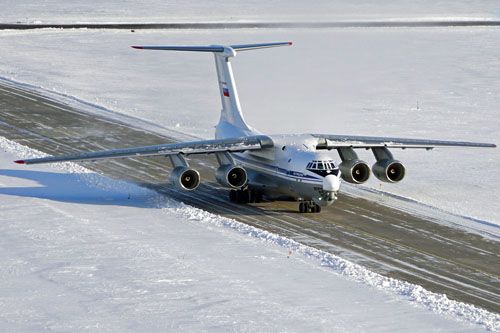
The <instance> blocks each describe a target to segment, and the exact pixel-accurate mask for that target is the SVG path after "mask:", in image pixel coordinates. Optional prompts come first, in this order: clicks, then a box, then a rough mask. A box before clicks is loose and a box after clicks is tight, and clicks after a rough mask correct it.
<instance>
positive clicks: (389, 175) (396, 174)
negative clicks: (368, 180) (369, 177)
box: [372, 160, 405, 183]
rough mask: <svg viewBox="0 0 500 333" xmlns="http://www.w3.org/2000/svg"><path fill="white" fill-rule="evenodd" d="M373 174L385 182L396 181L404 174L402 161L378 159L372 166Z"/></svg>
mask: <svg viewBox="0 0 500 333" xmlns="http://www.w3.org/2000/svg"><path fill="white" fill-rule="evenodd" d="M372 171H373V174H374V175H375V177H377V178H378V179H379V180H381V181H383V182H387V183H397V182H399V181H400V180H402V179H403V178H404V176H405V167H404V165H403V163H401V162H400V161H396V160H380V161H378V162H377V163H375V164H374V165H373V167H372Z"/></svg>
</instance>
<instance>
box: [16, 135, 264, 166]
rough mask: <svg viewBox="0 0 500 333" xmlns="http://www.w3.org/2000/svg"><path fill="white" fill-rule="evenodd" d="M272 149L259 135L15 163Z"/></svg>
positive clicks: (26, 162) (26, 161)
mask: <svg viewBox="0 0 500 333" xmlns="http://www.w3.org/2000/svg"><path fill="white" fill-rule="evenodd" d="M271 147H273V141H272V139H271V138H269V137H267V136H265V135H256V136H247V137H241V138H229V139H215V140H201V141H189V142H179V143H171V144H162V145H156V146H145V147H134V148H124V149H113V150H102V151H95V152H87V153H79V154H71V155H62V156H50V157H43V158H34V159H27V160H18V161H15V162H16V163H18V164H41V163H54V162H68V161H95V160H100V159H111V158H127V157H141V156H157V155H161V156H169V155H177V154H183V155H192V154H210V153H217V152H242V151H246V150H259V149H264V148H271Z"/></svg>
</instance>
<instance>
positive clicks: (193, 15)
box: [0, 0, 500, 23]
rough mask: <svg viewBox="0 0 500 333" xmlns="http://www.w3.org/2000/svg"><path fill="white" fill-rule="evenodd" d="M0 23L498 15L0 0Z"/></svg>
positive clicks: (441, 9)
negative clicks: (0, 8) (0, 10)
mask: <svg viewBox="0 0 500 333" xmlns="http://www.w3.org/2000/svg"><path fill="white" fill-rule="evenodd" d="M0 4H1V5H2V7H3V8H4V9H5V10H3V11H2V13H0V21H1V22H2V23H15V22H20V23H54V22H60V23H62V22H67V23H76V22H196V21H298V20H300V21H311V20H323V21H328V20H339V19H344V20H345V19H350V20H352V19H358V20H359V19H386V18H391V19H393V18H412V19H413V18H437V17H438V18H445V19H448V18H452V19H453V18H496V17H498V16H499V15H500V6H499V5H498V3H496V2H495V1H488V0H473V1H454V0H441V1H433V0H419V1H411V0H388V1H384V2H382V3H381V2H379V1H373V0H358V1H346V0H316V1H314V3H311V2H309V1H304V0H302V1H300V0H273V1H262V0H247V1H231V0H219V1H213V0H212V1H193V0H189V1H178V0H177V1H146V2H141V3H140V5H138V3H137V2H136V1H131V0H125V1H123V0H105V1H99V2H98V3H96V2H95V1H88V0H72V1H63V0H44V1H43V2H40V1H32V0H2V1H1V2H0Z"/></svg>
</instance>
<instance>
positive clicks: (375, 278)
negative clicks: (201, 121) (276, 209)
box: [0, 138, 500, 332]
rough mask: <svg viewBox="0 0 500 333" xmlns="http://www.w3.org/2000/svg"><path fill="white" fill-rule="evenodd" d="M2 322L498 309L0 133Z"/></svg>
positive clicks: (308, 325) (381, 327)
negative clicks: (35, 159)
mask: <svg viewBox="0 0 500 333" xmlns="http://www.w3.org/2000/svg"><path fill="white" fill-rule="evenodd" d="M0 151H1V154H0V211H1V212H2V214H0V262H1V263H2V264H1V265H0V279H1V281H2V282H1V283H0V327H1V329H2V331H10V332H12V331H36V332H42V331H84V330H85V331H100V332H102V331H119V332H125V331H165V330H167V331H198V332H199V331H207V332H220V331H238V332H241V331H251V332H257V331H259V332H270V331H290V332H291V331H297V332H306V331H308V332H311V331H329V332H361V331H369V332H377V331H380V332H387V331H411V332H419V331H421V332H431V331H439V332H473V331H481V330H483V329H484V328H486V329H490V330H493V331H494V330H498V329H500V326H499V325H500V316H499V315H496V314H491V313H488V312H486V311H484V310H480V309H477V308H475V307H473V306H470V305H466V304H463V303H457V302H454V301H450V300H448V299H447V298H446V296H443V295H437V294H433V293H430V292H428V291H426V290H424V289H423V288H421V287H419V286H415V285H411V284H408V283H405V282H401V281H398V280H394V279H388V278H384V277H382V276H380V275H378V274H375V273H372V272H370V271H368V270H366V269H364V268H363V267H361V266H358V265H354V264H352V263H350V262H348V261H345V260H343V259H341V258H338V257H335V256H332V255H329V254H326V253H323V252H320V251H317V250H315V249H313V248H309V247H305V246H301V245H300V244H298V243H295V242H293V241H290V240H288V239H286V238H282V237H279V236H277V235H273V234H270V233H267V232H264V231H261V230H258V229H255V228H251V227H248V226H245V225H242V224H239V223H237V222H235V221H231V220H227V219H224V218H220V217H217V216H213V215H211V214H208V213H206V212H203V211H200V210H198V209H194V208H192V207H188V206H185V205H183V204H181V203H179V202H176V201H173V200H170V199H167V198H164V197H161V196H158V195H156V194H155V193H152V192H149V191H147V190H144V189H142V188H138V187H136V186H134V185H130V184H126V183H122V182H119V181H114V180H109V179H106V178H104V177H101V176H98V175H96V174H93V173H88V171H86V170H85V169H83V168H81V167H78V166H74V165H72V164H67V165H64V166H61V165H59V166H40V167H34V168H30V169H29V170H27V169H26V168H23V167H22V166H17V165H12V164H11V161H12V160H13V159H16V158H20V157H27V156H32V154H33V153H32V151H30V150H29V149H27V148H25V147H23V146H20V145H18V144H14V143H12V142H10V141H7V140H5V139H2V138H0Z"/></svg>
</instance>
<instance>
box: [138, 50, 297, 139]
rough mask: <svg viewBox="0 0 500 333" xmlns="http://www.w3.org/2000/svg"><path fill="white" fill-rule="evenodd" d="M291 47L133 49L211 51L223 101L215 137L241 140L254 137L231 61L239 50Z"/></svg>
mask: <svg viewBox="0 0 500 333" xmlns="http://www.w3.org/2000/svg"><path fill="white" fill-rule="evenodd" d="M286 45H292V43H291V42H280V43H264V44H243V45H229V46H222V45H212V46H132V47H133V48H135V49H142V50H167V51H192V52H213V53H214V56H215V67H216V70H217V78H218V80H219V93H220V97H221V102H222V111H221V116H220V120H219V123H218V124H217V127H216V130H215V137H216V138H228V137H241V136H247V135H253V134H256V132H255V130H253V129H252V128H251V127H250V126H248V125H247V123H246V122H245V119H244V118H243V113H242V111H241V105H240V100H239V98H238V91H237V90H236V84H235V82H234V76H233V70H232V68H231V61H230V59H231V58H232V57H234V56H236V52H237V51H238V52H239V51H248V50H255V49H262V48H268V47H275V46H286Z"/></svg>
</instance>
